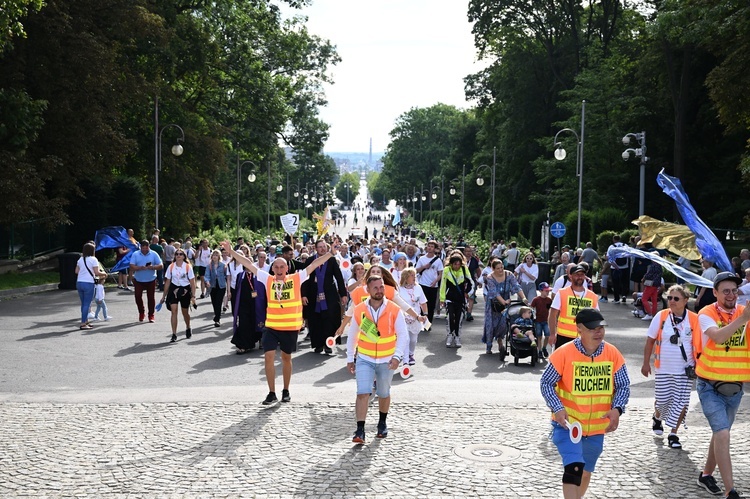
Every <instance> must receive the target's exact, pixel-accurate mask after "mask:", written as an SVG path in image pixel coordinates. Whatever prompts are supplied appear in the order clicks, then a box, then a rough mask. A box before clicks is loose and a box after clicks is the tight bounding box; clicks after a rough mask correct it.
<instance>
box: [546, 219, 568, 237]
mask: <svg viewBox="0 0 750 499" xmlns="http://www.w3.org/2000/svg"><path fill="white" fill-rule="evenodd" d="M549 233H550V234H552V237H554V238H556V239H560V238H561V237H563V236H564V235H565V225H564V224H563V223H562V222H555V223H553V224H552V225H551V226H550V228H549Z"/></svg>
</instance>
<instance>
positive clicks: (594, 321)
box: [576, 308, 607, 329]
mask: <svg viewBox="0 0 750 499" xmlns="http://www.w3.org/2000/svg"><path fill="white" fill-rule="evenodd" d="M576 324H583V325H584V326H586V328H587V329H596V328H597V327H599V326H606V325H607V321H605V320H604V317H603V316H602V313H601V312H599V311H598V310H597V309H595V308H582V309H581V310H580V311H579V312H578V314H576Z"/></svg>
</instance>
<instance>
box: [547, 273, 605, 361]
mask: <svg viewBox="0 0 750 499" xmlns="http://www.w3.org/2000/svg"><path fill="white" fill-rule="evenodd" d="M569 275H570V286H568V287H565V288H562V289H561V290H560V292H559V293H557V294H556V295H555V297H554V299H553V300H552V305H551V306H550V309H549V332H550V335H549V344H550V345H555V348H560V347H561V346H563V345H564V344H566V343H568V342H569V341H572V340H574V339H575V338H576V337H577V336H578V330H577V328H576V321H575V318H576V314H578V311H579V310H583V309H584V308H595V309H597V310H598V309H599V298H598V297H597V296H596V293H594V292H593V291H589V290H588V289H587V288H586V286H585V284H584V283H585V282H586V269H585V268H584V267H583V266H582V265H576V266H575V267H573V268H571V269H570V272H569Z"/></svg>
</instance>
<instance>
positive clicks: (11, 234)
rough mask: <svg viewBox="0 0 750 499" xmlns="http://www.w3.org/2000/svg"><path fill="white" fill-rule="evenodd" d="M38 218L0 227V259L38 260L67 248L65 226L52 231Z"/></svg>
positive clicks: (43, 220)
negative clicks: (37, 258)
mask: <svg viewBox="0 0 750 499" xmlns="http://www.w3.org/2000/svg"><path fill="white" fill-rule="evenodd" d="M50 219H51V217H50V218H37V219H34V220H26V221H23V222H15V223H12V224H10V226H0V259H10V260H13V259H17V258H24V259H25V258H36V257H38V256H40V255H44V254H45V253H49V252H51V251H56V250H59V249H62V248H64V247H65V226H64V225H58V226H57V227H55V228H54V229H50V228H49V227H48V225H47V224H45V223H44V222H45V221H46V220H50Z"/></svg>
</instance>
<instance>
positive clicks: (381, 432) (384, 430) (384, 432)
mask: <svg viewBox="0 0 750 499" xmlns="http://www.w3.org/2000/svg"><path fill="white" fill-rule="evenodd" d="M375 436H376V437H377V438H385V437H387V436H388V425H387V424H385V423H378V434H377V435H375Z"/></svg>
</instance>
